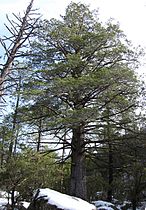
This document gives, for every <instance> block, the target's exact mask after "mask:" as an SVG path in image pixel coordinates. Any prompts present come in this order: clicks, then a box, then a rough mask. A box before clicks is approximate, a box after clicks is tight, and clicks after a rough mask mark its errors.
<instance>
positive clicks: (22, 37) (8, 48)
mask: <svg viewBox="0 0 146 210" xmlns="http://www.w3.org/2000/svg"><path fill="white" fill-rule="evenodd" d="M33 2H34V0H31V1H30V3H29V5H28V7H27V8H26V11H25V13H24V16H23V17H21V16H20V14H19V15H16V14H13V15H14V18H15V19H14V20H13V19H10V18H9V17H8V15H7V20H8V25H6V24H5V26H6V28H7V30H8V32H9V35H5V36H4V37H3V38H0V44H1V46H2V47H3V49H4V55H3V56H1V59H3V60H1V63H0V65H1V68H0V103H3V102H4V101H5V100H2V99H3V96H4V95H5V92H4V90H5V89H6V88H7V87H6V84H7V81H8V78H9V76H10V74H11V72H12V71H13V69H14V68H13V64H14V61H16V59H17V60H18V58H20V57H21V58H22V57H23V56H25V55H26V46H27V44H28V43H29V42H28V40H29V38H30V37H31V36H32V34H33V32H34V29H35V28H36V23H37V21H38V19H39V18H36V17H34V14H35V13H34V9H33V8H32V7H33ZM8 86H9V85H8Z"/></svg>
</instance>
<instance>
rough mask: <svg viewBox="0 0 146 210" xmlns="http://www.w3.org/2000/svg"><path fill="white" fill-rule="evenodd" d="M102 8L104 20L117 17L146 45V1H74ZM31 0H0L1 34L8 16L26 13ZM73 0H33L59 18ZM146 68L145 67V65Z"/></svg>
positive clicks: (131, 35)
mask: <svg viewBox="0 0 146 210" xmlns="http://www.w3.org/2000/svg"><path fill="white" fill-rule="evenodd" d="M73 1H74V2H79V1H80V2H82V3H85V4H87V5H90V8H91V9H97V8H99V17H100V19H101V20H103V21H105V20H107V19H109V18H114V19H115V21H116V22H119V23H120V26H121V29H122V30H123V31H124V33H125V34H126V35H127V37H128V39H129V40H132V42H133V44H134V45H141V46H142V47H143V48H145V47H146V23H145V22H146V0H73ZM29 2H30V0H0V13H1V18H0V36H2V35H3V34H4V22H6V19H5V15H6V14H8V15H9V16H10V17H11V14H12V12H14V13H15V14H17V13H18V12H23V11H24V10H25V8H26V7H27V5H28V3H29ZM70 2H71V0H34V8H39V11H40V13H41V14H43V16H44V18H48V19H50V18H52V17H53V18H59V16H60V14H64V12H65V8H66V7H67V5H68V4H69V3H70ZM145 68H146V67H145Z"/></svg>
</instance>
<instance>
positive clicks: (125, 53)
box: [25, 3, 139, 198]
mask: <svg viewBox="0 0 146 210" xmlns="http://www.w3.org/2000/svg"><path fill="white" fill-rule="evenodd" d="M31 53H32V56H30V59H29V65H30V69H31V72H32V74H31V75H30V80H28V85H26V90H25V93H26V95H27V96H28V97H27V99H29V98H30V99H31V103H32V99H33V105H34V104H35V102H37V103H38V102H39V103H40V105H41V106H43V107H45V108H46V107H47V108H48V110H49V112H48V119H50V122H49V121H48V126H52V128H53V131H56V132H54V134H56V133H57V135H58V136H59V135H60V140H61V135H62V132H64V130H65V132H66V135H67V134H68V138H67V139H66V138H62V141H64V144H67V145H68V146H70V149H71V187H70V193H71V194H72V195H76V196H78V197H81V198H86V172H85V171H86V170H85V155H86V151H87V147H88V146H90V147H91V146H92V142H95V135H93V136H92V135H90V134H89V131H91V129H92V133H94V129H96V131H97V128H98V129H100V125H101V121H102V120H103V119H104V117H105V119H106V118H107V116H103V112H104V111H105V109H106V107H107V104H110V103H111V102H112V103H113V104H114V103H115V104H116V105H117V107H118V108H117V109H116V108H115V109H113V112H112V116H116V117H117V118H118V117H119V118H120V113H122V112H124V111H125V110H127V109H128V108H131V107H132V106H133V105H135V102H136V93H137V79H136V75H135V73H134V68H135V64H137V59H138V54H139V53H135V52H134V51H133V50H132V49H131V46H130V43H129V42H128V41H127V39H126V37H125V36H124V34H123V32H122V31H121V30H120V28H119V26H118V25H116V24H113V23H112V22H111V21H109V22H107V23H106V24H105V25H104V24H101V23H100V21H99V20H98V18H97V12H92V11H90V9H89V7H88V6H86V5H83V4H81V3H78V4H76V3H71V4H70V5H69V6H68V7H67V9H66V13H65V15H64V16H61V18H60V19H59V20H56V19H51V20H49V21H48V20H43V21H41V22H40V25H39V28H38V30H37V31H36V37H35V41H34V42H33V43H32V48H31ZM27 87H28V89H27ZM29 94H30V95H32V94H34V96H33V97H30V95H29ZM31 103H30V104H31ZM119 110H120V111H119ZM50 113H52V114H50ZM39 117H40V116H39ZM101 126H102V125H101ZM96 140H97V142H98V139H96Z"/></svg>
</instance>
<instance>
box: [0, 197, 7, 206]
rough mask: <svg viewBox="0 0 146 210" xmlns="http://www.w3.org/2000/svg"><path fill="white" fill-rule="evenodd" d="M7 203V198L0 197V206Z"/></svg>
mask: <svg viewBox="0 0 146 210" xmlns="http://www.w3.org/2000/svg"><path fill="white" fill-rule="evenodd" d="M7 204H8V199H7V198H0V206H5V205H7Z"/></svg>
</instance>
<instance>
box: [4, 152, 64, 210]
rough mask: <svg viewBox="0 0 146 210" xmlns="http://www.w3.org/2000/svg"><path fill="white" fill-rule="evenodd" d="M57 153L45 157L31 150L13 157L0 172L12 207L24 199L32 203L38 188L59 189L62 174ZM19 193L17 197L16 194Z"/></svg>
mask: <svg viewBox="0 0 146 210" xmlns="http://www.w3.org/2000/svg"><path fill="white" fill-rule="evenodd" d="M56 161H57V155H56V154H55V153H52V154H48V155H44V154H40V153H38V152H34V151H33V150H31V149H27V150H25V151H22V152H21V154H20V153H17V154H15V156H12V157H11V159H10V161H9V162H8V163H6V162H5V164H3V166H2V167H1V170H0V175H1V176H0V177H1V178H0V184H1V188H2V189H3V190H5V191H6V192H7V193H9V195H10V198H9V199H10V200H11V202H10V203H11V206H12V209H14V207H15V205H16V204H18V203H19V202H20V201H23V200H24V199H26V200H28V201H30V200H31V198H32V195H33V193H34V190H36V189H38V188H46V187H50V188H54V187H56V188H58V189H59V187H60V186H59V184H60V176H59V174H60V173H61V171H60V168H59V167H58V165H57V163H56ZM16 192H19V193H18V195H17V196H16V197H15V196H14V195H15V193H16Z"/></svg>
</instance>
